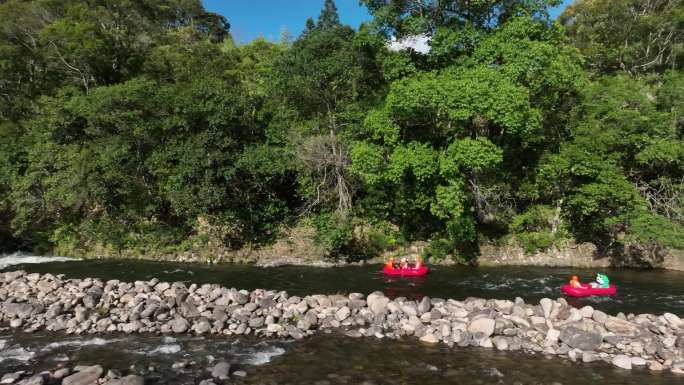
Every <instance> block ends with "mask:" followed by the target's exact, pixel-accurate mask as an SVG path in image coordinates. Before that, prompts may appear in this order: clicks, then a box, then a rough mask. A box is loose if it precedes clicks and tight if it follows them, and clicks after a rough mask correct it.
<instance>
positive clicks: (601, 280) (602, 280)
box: [596, 274, 610, 287]
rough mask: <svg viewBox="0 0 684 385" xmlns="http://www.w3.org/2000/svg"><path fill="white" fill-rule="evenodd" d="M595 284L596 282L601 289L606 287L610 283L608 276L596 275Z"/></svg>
mask: <svg viewBox="0 0 684 385" xmlns="http://www.w3.org/2000/svg"><path fill="white" fill-rule="evenodd" d="M596 282H598V283H599V284H600V285H601V287H608V284H609V283H610V281H609V280H608V276H607V275H605V274H596Z"/></svg>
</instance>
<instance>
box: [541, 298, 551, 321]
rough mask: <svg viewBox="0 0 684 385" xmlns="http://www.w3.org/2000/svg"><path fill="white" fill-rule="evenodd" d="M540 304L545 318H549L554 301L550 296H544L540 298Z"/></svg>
mask: <svg viewBox="0 0 684 385" xmlns="http://www.w3.org/2000/svg"><path fill="white" fill-rule="evenodd" d="M539 305H541V308H542V313H544V318H549V316H550V315H551V310H553V301H552V300H551V299H549V298H542V299H540V300H539Z"/></svg>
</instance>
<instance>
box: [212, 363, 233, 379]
mask: <svg viewBox="0 0 684 385" xmlns="http://www.w3.org/2000/svg"><path fill="white" fill-rule="evenodd" d="M211 376H212V377H214V378H218V379H219V380H227V379H228V378H229V377H230V364H229V363H227V362H225V361H221V362H219V363H218V364H216V365H214V367H213V368H211Z"/></svg>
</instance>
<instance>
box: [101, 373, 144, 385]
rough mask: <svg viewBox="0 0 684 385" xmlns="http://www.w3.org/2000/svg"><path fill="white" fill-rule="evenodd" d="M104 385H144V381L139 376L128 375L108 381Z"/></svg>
mask: <svg viewBox="0 0 684 385" xmlns="http://www.w3.org/2000/svg"><path fill="white" fill-rule="evenodd" d="M104 385H145V379H144V378H142V377H140V376H135V375H130V376H126V377H122V378H115V379H112V380H109V381H107V382H105V383H104Z"/></svg>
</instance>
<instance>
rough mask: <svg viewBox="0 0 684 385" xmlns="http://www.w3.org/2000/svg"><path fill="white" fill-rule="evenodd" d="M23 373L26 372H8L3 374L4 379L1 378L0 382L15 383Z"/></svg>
mask: <svg viewBox="0 0 684 385" xmlns="http://www.w3.org/2000/svg"><path fill="white" fill-rule="evenodd" d="M23 375H24V372H14V373H7V374H5V375H3V376H2V379H0V384H14V383H15V382H17V381H18V380H19V379H20V378H21V376H23Z"/></svg>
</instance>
